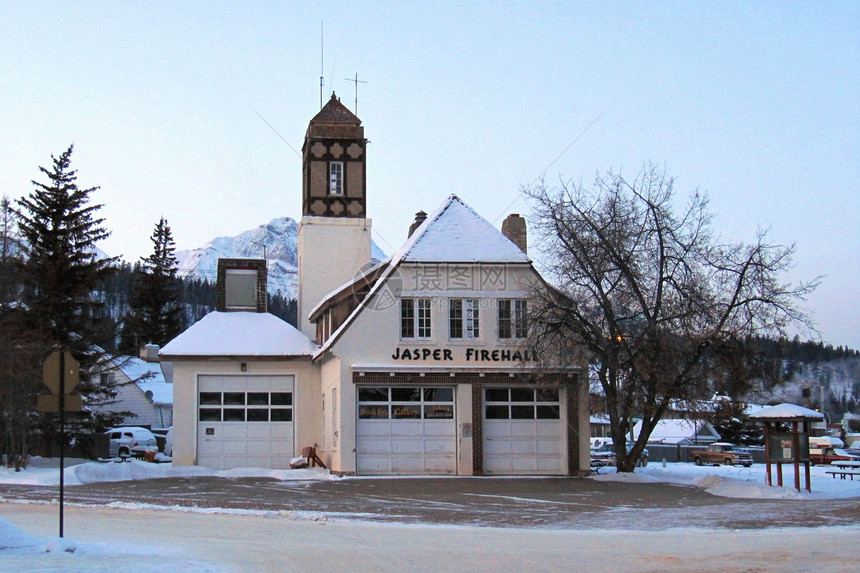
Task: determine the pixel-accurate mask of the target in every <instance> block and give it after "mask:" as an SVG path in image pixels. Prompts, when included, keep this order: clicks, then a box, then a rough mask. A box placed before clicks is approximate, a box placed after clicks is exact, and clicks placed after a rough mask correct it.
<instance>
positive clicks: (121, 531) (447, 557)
mask: <svg viewBox="0 0 860 573" xmlns="http://www.w3.org/2000/svg"><path fill="white" fill-rule="evenodd" d="M50 465H51V464H50V463H49V462H48V461H44V460H34V463H33V464H32V465H31V466H30V467H28V468H27V469H26V470H25V471H22V472H14V471H10V470H7V469H0V482H2V483H17V484H38V485H56V484H58V482H59V471H58V470H57V468H56V467H45V466H50ZM603 471H604V472H607V471H609V472H612V471H613V470H612V469H611V468H607V469H604V470H603ZM824 471H825V468H822V467H815V468H813V469H812V489H813V491H812V493H807V492H801V493H798V492H796V491H794V489H793V487H790V488H770V487H766V486H765V485H764V473H765V470H764V466H763V465H759V464H756V465H755V466H753V467H752V468H749V469H745V468H738V467H726V466H720V467H708V466H703V467H697V466H695V465H692V464H667V466H666V467H665V468H664V467H663V466H662V464H659V463H652V464H650V465H649V467H647V468H644V469H639V470H637V472H636V473H635V474H633V475H621V474H615V473H604V475H598V476H595V477H593V478H590V479H595V480H601V481H603V480H624V481H640V482H642V481H648V482H664V483H675V484H685V485H691V486H694V487H699V488H703V489H705V490H706V491H709V492H711V493H713V494H715V495H721V496H726V497H733V498H771V499H774V498H788V499H801V500H808V501H809V502H810V503H815V501H816V500H820V499H834V498H846V497H860V480H855V481H853V482H852V481H850V480H840V479H835V480H834V479H832V478H831V477H829V476H827V475H825V474H824ZM180 476H222V477H251V476H262V477H272V478H275V479H280V480H294V479H303V480H308V479H361V478H334V477H332V476H331V475H330V474H329V473H328V472H326V471H324V470H319V469H305V470H274V471H273V470H264V469H253V468H247V469H240V470H230V471H214V470H209V469H207V468H199V467H190V468H189V467H175V468H174V467H172V466H171V465H170V464H147V463H144V462H137V461H135V462H125V463H106V464H105V463H78V464H75V465H73V466H71V467H68V468H67V469H66V472H65V474H64V481H65V483H67V484H70V485H71V486H72V487H73V485H72V484H81V483H89V482H95V481H119V480H134V479H150V478H158V477H180ZM784 479H785V482H786V483H788V484H793V475H792V473H791V472H790V471H787V472H786V473H785V475H784ZM65 513H66V518H65V526H66V538H65V539H59V538H57V537H56V529H57V508H56V506H55V505H48V504H24V503H2V504H0V514H2V516H3V517H0V569H2V570H8V571H18V570H20V571H28V572H30V571H60V570H62V571H82V572H83V571H86V572H88V573H98V572H101V571H110V572H115V571H136V572H147V571H180V572H181V571H274V570H278V571H291V570H295V571H310V570H313V571H335V570H372V571H439V570H445V571H586V570H588V571H667V570H673V571H683V570H695V571H853V570H855V566H856V563H857V554H856V550H855V549H854V546H855V545H856V539H858V538H860V526H849V527H830V528H827V531H826V533H823V532H822V531H821V530H820V529H803V528H792V529H764V530H742V531H728V530H711V529H703V528H698V529H671V530H668V531H659V532H658V531H636V532H635V533H634V532H631V531H624V532H621V531H611V530H610V531H575V530H569V529H568V530H537V529H494V528H486V527H463V526H417V525H390V524H378V523H369V522H355V521H351V522H344V521H339V520H337V519H332V518H331V517H324V516H316V517H315V516H313V515H307V514H304V515H302V516H297V515H295V514H292V513H290V512H263V511H261V512H255V511H248V510H243V511H236V510H230V511H228V510H220V509H214V510H213V509H209V510H200V509H196V510H191V509H184V510H183V509H181V508H170V509H166V508H162V509H160V508H153V507H151V506H146V507H145V506H136V505H134V504H112V506H111V507H106V508H98V507H82V506H70V507H67V508H66V512H65ZM823 539H826V542H823V541H822V540H823Z"/></svg>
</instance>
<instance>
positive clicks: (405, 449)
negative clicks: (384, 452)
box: [391, 439, 424, 454]
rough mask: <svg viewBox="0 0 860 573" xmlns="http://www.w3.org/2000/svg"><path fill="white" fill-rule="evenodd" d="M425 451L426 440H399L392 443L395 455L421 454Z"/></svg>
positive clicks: (392, 450)
mask: <svg viewBox="0 0 860 573" xmlns="http://www.w3.org/2000/svg"><path fill="white" fill-rule="evenodd" d="M423 451H424V440H403V439H400V440H397V441H395V442H392V443H391V453H393V454H420V453H421V452H423Z"/></svg>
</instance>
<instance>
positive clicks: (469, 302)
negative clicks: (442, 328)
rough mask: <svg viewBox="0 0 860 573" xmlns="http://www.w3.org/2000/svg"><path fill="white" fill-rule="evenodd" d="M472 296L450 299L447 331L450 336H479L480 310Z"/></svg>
mask: <svg viewBox="0 0 860 573" xmlns="http://www.w3.org/2000/svg"><path fill="white" fill-rule="evenodd" d="M478 306H479V305H478V300H477V299H474V298H463V299H460V298H455V299H451V306H450V308H449V310H448V318H449V320H448V333H449V336H450V337H451V338H480V336H481V327H480V310H479V308H478Z"/></svg>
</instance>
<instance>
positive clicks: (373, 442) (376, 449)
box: [356, 438, 391, 454]
mask: <svg viewBox="0 0 860 573" xmlns="http://www.w3.org/2000/svg"><path fill="white" fill-rule="evenodd" d="M356 451H358V452H362V453H367V454H390V453H391V440H389V439H379V438H359V439H358V440H357V441H356Z"/></svg>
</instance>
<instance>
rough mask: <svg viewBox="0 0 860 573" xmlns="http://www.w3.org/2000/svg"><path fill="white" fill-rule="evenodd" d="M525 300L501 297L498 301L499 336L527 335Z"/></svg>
mask: <svg viewBox="0 0 860 573" xmlns="http://www.w3.org/2000/svg"><path fill="white" fill-rule="evenodd" d="M526 315H527V309H526V301H525V300H523V299H513V300H508V299H503V300H500V301H499V338H504V339H506V338H526V337H527V336H528V322H527V318H526Z"/></svg>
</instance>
